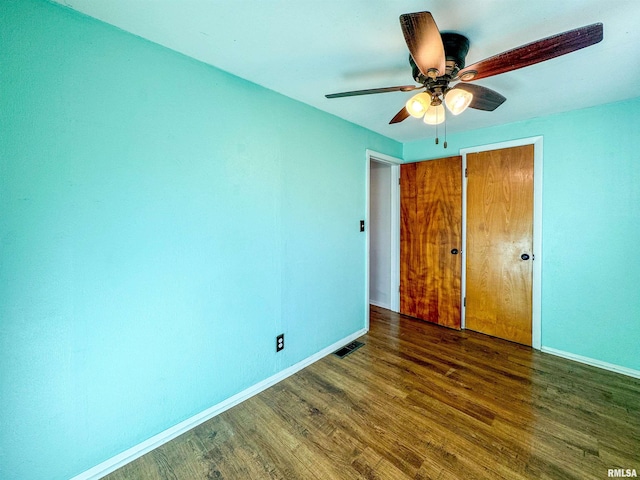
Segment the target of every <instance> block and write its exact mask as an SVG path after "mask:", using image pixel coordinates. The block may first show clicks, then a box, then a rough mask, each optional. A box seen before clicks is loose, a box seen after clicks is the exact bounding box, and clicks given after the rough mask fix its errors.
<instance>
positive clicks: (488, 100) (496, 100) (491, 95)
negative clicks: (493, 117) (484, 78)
mask: <svg viewBox="0 0 640 480" xmlns="http://www.w3.org/2000/svg"><path fill="white" fill-rule="evenodd" d="M453 89H460V90H464V91H466V92H469V93H472V94H473V100H471V103H470V104H469V108H475V109H476V110H485V111H487V112H493V111H494V110H495V109H496V108H498V107H499V106H500V105H502V104H503V103H504V102H505V100H506V98H505V97H504V96H503V95H501V94H499V93H498V92H496V91H495V90H491V89H490V88H486V87H481V86H480V85H475V84H473V83H459V84H457V85H456V86H455V87H453ZM453 89H452V90H453Z"/></svg>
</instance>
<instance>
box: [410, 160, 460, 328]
mask: <svg viewBox="0 0 640 480" xmlns="http://www.w3.org/2000/svg"><path fill="white" fill-rule="evenodd" d="M461 230H462V157H450V158H443V159H439V160H430V161H425V162H418V163H409V164H404V165H402V166H401V167H400V312H401V313H403V314H405V315H410V316H412V317H417V318H420V319H423V320H427V321H429V322H433V323H437V324H439V325H444V326H447V327H452V328H458V329H459V328H460V316H461V313H460V303H461V294H460V278H461V268H462V262H461V260H460V258H461V256H460V254H459V250H460V246H461V243H462V236H461ZM452 252H453V253H452Z"/></svg>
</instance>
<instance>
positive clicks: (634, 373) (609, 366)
mask: <svg viewBox="0 0 640 480" xmlns="http://www.w3.org/2000/svg"><path fill="white" fill-rule="evenodd" d="M540 350H541V351H543V352H545V353H550V354H551V355H555V356H557V357H563V358H567V359H569V360H574V361H576V362H580V363H585V364H587V365H591V366H593V367H598V368H603V369H605V370H609V371H611V372H615V373H621V374H623V375H627V376H629V377H634V378H640V370H634V369H633V368H627V367H621V366H620V365H616V364H614V363H607V362H603V361H601V360H596V359H594V358H589V357H583V356H582V355H576V354H575V353H570V352H565V351H564V350H558V349H555V348H551V347H542V348H541V349H540Z"/></svg>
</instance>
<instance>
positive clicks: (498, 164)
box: [465, 145, 534, 345]
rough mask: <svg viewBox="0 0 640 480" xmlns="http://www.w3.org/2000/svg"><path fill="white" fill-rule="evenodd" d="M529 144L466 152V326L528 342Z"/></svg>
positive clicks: (530, 265) (530, 268)
mask: <svg viewBox="0 0 640 480" xmlns="http://www.w3.org/2000/svg"><path fill="white" fill-rule="evenodd" d="M533 148H534V147H533V145H524V146H522V147H514V148H507V149H502V150H491V151H486V152H480V153H473V154H469V155H467V170H468V179H467V252H466V253H467V255H466V259H467V276H466V310H465V327H466V328H468V329H470V330H475V331H478V332H482V333H486V334H488V335H493V336H496V337H500V338H504V339H506V340H511V341H513V342H518V343H522V344H525V345H531V337H532V335H531V316H532V308H531V304H532V279H533V153H534V152H533Z"/></svg>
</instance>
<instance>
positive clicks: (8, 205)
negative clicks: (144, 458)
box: [0, 0, 402, 480]
mask: <svg viewBox="0 0 640 480" xmlns="http://www.w3.org/2000/svg"><path fill="white" fill-rule="evenodd" d="M0 45H1V48H0V122H1V123H0V375H1V383H0V398H1V401H0V403H1V408H0V425H1V430H0V478H2V479H20V480H24V479H36V478H37V479H64V478H69V477H71V476H73V475H75V474H78V473H80V472H82V471H84V470H86V469H89V468H91V467H93V466H94V465H97V464H98V463H100V462H102V461H104V460H106V459H108V458H110V457H112V456H114V455H116V454H117V453H119V452H121V451H123V450H125V449H127V448H129V447H131V446H134V445H136V444H138V443H139V442H141V441H144V440H145V439H147V438H149V437H151V436H153V435H154V434H156V433H158V432H161V431H163V430H165V429H167V428H169V427H171V426H173V425H175V424H177V423H179V422H180V421H182V420H184V419H186V418H189V417H191V416H192V415H194V414H196V413H199V412H201V411H203V410H205V409H206V408H208V407H211V406H213V405H215V404H217V403H219V402H220V401H222V400H225V399H226V398H228V397H230V396H232V395H233V394H235V393H237V392H239V391H242V390H243V389H245V388H247V387H250V386H252V385H254V384H256V383H257V382H259V381H261V380H263V379H265V378H268V377H269V376H271V375H274V374H276V373H277V372H279V371H281V370H283V369H285V368H287V367H289V366H291V365H293V364H295V363H296V362H298V361H300V360H302V359H304V358H307V357H308V356H310V355H313V354H314V353H316V352H318V351H319V350H321V349H323V348H325V347H326V346H328V345H331V344H332V343H333V342H336V341H338V340H340V339H341V338H344V337H345V336H347V335H349V334H351V333H353V332H356V331H358V330H360V329H362V328H364V326H365V305H364V299H365V292H364V272H365V263H364V262H365V255H364V252H365V250H364V248H365V236H364V234H362V233H360V232H359V220H360V219H361V218H364V215H365V207H366V205H365V178H366V161H365V150H366V149H367V148H370V149H373V150H376V151H380V152H384V153H387V154H389V155H394V156H400V155H401V154H402V145H401V144H399V143H396V142H393V141H391V140H389V139H385V138H383V137H381V136H378V135H376V134H373V133H371V132H369V131H366V130H364V129H362V128H359V127H356V126H354V125H352V124H349V123H347V122H344V121H342V120H340V119H338V118H336V117H333V116H330V115H327V114H325V113H322V112H320V111H318V110H316V109H313V108H311V107H308V106H305V105H302V104H300V103H298V102H295V101H293V100H291V99H288V98H285V97H283V96H280V95H278V94H276V93H274V92H271V91H268V90H265V89H263V88H261V87H259V86H257V85H254V84H251V83H249V82H246V81H243V80H240V79H238V78H235V77H233V76H230V75H228V74H226V73H224V72H221V71H219V70H216V69H215V68H212V67H210V66H206V65H203V64H201V63H198V62H196V61H194V60H191V59H189V58H186V57H183V56H181V55H179V54H176V53H175V52H172V51H169V50H167V49H164V48H162V47H159V46H157V45H154V44H152V43H149V42H146V41H144V40H141V39H139V38H137V37H134V36H132V35H129V34H126V33H124V32H122V31H119V30H117V29H115V28H112V27H109V26H107V25H104V24H101V23H100V22H97V21H94V20H92V19H89V18H86V17H84V16H82V15H80V14H77V13H75V12H73V11H70V10H67V9H65V8H63V7H60V6H58V5H55V4H49V3H47V2H42V1H35V0H18V1H12V2H2V4H0ZM245 96H246V97H248V98H251V103H252V104H253V107H254V110H248V109H246V108H245V107H244V105H245V103H246V102H237V101H236V100H237V99H238V98H240V97H245ZM281 332H284V333H285V335H286V340H287V342H286V348H285V350H284V351H283V352H281V353H279V354H277V355H276V353H275V347H274V346H275V336H276V335H277V334H278V333H281Z"/></svg>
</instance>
